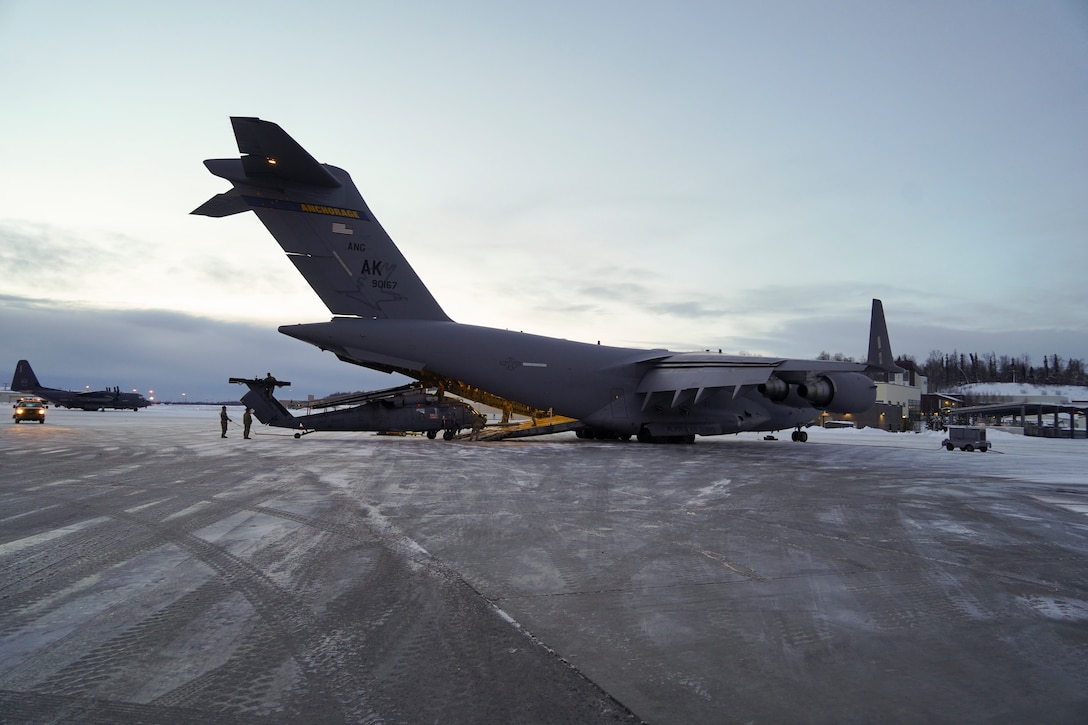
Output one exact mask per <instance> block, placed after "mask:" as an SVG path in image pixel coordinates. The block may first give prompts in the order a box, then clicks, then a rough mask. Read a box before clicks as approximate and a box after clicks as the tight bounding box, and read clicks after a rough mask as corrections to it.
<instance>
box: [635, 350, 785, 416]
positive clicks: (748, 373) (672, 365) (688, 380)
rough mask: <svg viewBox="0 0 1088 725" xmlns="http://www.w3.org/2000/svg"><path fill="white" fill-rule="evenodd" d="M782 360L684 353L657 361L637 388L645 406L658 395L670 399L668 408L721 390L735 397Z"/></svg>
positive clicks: (765, 377)
mask: <svg viewBox="0 0 1088 725" xmlns="http://www.w3.org/2000/svg"><path fill="white" fill-rule="evenodd" d="M781 362H782V361H781V360H776V359H770V358H748V357H734V356H722V355H707V354H700V353H681V354H678V355H670V356H668V357H666V358H662V359H660V360H658V361H657V362H656V363H655V364H654V366H653V367H651V368H650V369H649V370H648V371H647V372H646V374H645V375H644V376H643V378H642V380H641V381H640V382H639V386H638V388H637V389H636V392H637V393H641V394H643V395H645V400H644V404H643V407H646V406H648V405H649V403H650V400H651V399H652V398H653V397H654V396H655V395H657V396H659V397H662V398H665V397H668V398H671V402H670V403H669V407H673V408H675V407H677V406H678V405H679V404H680V402H681V400H683V399H690V400H689V402H691V404H692V405H695V404H698V403H700V402H702V401H703V400H704V399H705V398H706V397H707V396H709V395H711V394H712V393H716V392H719V391H721V390H726V389H728V390H730V391H731V393H732V396H731V397H736V396H737V395H738V394H739V393H740V391H741V389H742V388H744V387H745V386H756V385H759V384H761V383H765V382H767V380H768V379H769V378H770V377H771V375H772V374H773V373H774V371H775V368H776V366H777V365H778V364H780V363H781Z"/></svg>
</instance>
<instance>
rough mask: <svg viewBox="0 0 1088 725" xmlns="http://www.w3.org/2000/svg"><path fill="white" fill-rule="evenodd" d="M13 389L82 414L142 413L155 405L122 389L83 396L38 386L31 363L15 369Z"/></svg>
mask: <svg viewBox="0 0 1088 725" xmlns="http://www.w3.org/2000/svg"><path fill="white" fill-rule="evenodd" d="M11 389H12V390H18V391H19V392H21V393H30V394H31V395H36V396H38V397H39V398H44V399H46V400H48V401H49V402H50V403H52V404H53V405H59V406H63V407H65V408H79V409H80V410H105V409H106V408H116V409H118V410H130V409H131V410H139V409H140V408H146V407H147V406H149V405H151V402H150V401H149V400H147V399H146V398H145V397H144V396H142V395H140V394H139V393H122V392H121V389H120V388H113V389H112V390H89V391H84V392H82V393H80V392H78V391H74V390H60V389H58V388H45V387H42V384H41V383H39V382H38V376H37V375H35V374H34V370H33V369H31V367H30V363H29V362H27V361H26V360H20V361H19V362H18V363H16V365H15V374H14V375H13V376H12V378H11Z"/></svg>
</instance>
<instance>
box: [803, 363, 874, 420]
mask: <svg viewBox="0 0 1088 725" xmlns="http://www.w3.org/2000/svg"><path fill="white" fill-rule="evenodd" d="M797 394H798V395H800V396H801V397H802V398H804V399H805V400H807V401H809V402H810V403H812V405H813V406H814V407H817V408H822V409H824V410H826V411H828V412H830V413H864V412H865V411H866V410H868V409H869V408H872V407H873V403H875V402H876V383H874V382H873V381H872V380H871V379H870V378H868V377H866V376H865V375H862V374H861V373H827V374H825V375H821V376H820V377H818V378H816V380H815V381H813V382H811V383H803V384H801V385H798V386H797Z"/></svg>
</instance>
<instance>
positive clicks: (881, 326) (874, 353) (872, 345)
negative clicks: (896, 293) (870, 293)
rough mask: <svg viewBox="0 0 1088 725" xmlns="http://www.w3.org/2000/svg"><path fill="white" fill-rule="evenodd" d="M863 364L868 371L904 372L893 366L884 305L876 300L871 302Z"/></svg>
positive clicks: (893, 357) (893, 359)
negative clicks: (865, 355) (871, 308)
mask: <svg viewBox="0 0 1088 725" xmlns="http://www.w3.org/2000/svg"><path fill="white" fill-rule="evenodd" d="M865 362H866V364H867V365H868V366H869V369H870V370H882V371H884V372H886V373H901V372H905V371H904V370H903V368H901V367H899V366H898V365H896V364H895V356H894V355H892V344H891V342H890V341H889V340H888V323H887V322H885V320H884V304H883V303H882V302H881V301H880V300H878V299H874V300H873V314H872V316H871V317H870V319H869V356H868V358H867V359H866V361H865Z"/></svg>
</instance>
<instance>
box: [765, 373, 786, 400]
mask: <svg viewBox="0 0 1088 725" xmlns="http://www.w3.org/2000/svg"><path fill="white" fill-rule="evenodd" d="M757 390H759V392H761V393H763V394H764V395H766V396H767V397H768V398H770V399H771V400H773V401H774V402H776V403H781V402H782V401H783V400H785V399H786V396H787V395H789V394H790V385H789V383H787V382H786V381H785V380H783V379H782V378H776V377H774V376H772V377H770V378H767V382H765V383H760V384H759V387H758V388H757Z"/></svg>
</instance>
